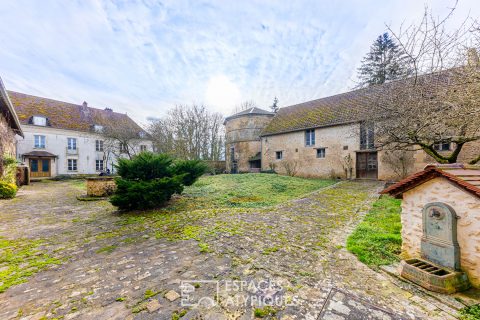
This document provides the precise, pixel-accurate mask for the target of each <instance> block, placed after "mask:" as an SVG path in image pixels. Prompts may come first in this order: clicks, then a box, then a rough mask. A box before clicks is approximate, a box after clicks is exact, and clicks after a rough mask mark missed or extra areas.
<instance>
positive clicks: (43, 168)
mask: <svg viewBox="0 0 480 320" xmlns="http://www.w3.org/2000/svg"><path fill="white" fill-rule="evenodd" d="M50 161H51V160H50V159H41V158H31V159H30V160H29V164H30V177H31V178H43V177H50V176H51V165H50Z"/></svg>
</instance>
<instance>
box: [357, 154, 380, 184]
mask: <svg viewBox="0 0 480 320" xmlns="http://www.w3.org/2000/svg"><path fill="white" fill-rule="evenodd" d="M377 178H378V155H377V152H358V153H357V179H377Z"/></svg>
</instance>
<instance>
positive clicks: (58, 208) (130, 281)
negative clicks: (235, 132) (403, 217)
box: [0, 182, 455, 320]
mask: <svg viewBox="0 0 480 320" xmlns="http://www.w3.org/2000/svg"><path fill="white" fill-rule="evenodd" d="M379 187H380V185H379V184H378V183H375V182H341V183H338V184H336V185H334V186H331V187H327V188H324V189H322V190H320V191H318V192H314V193H312V194H309V195H307V196H305V197H303V198H301V199H297V200H294V201H290V202H288V203H285V204H283V205H281V206H278V207H273V208H263V209H215V210H197V211H191V212H182V213H171V214H167V213H162V214H159V213H158V212H157V213H155V212H143V213H138V214H129V215H119V214H117V213H116V212H115V210H114V208H113V207H112V206H111V205H110V204H109V203H108V202H106V201H98V202H81V201H77V200H76V196H77V195H80V194H82V193H84V192H85V191H84V190H82V189H81V187H79V186H78V184H75V183H72V182H48V183H46V182H44V183H35V184H33V185H31V186H27V187H24V188H22V190H21V191H20V192H19V195H18V197H17V198H16V199H14V200H12V201H3V202H0V237H3V238H6V239H19V238H22V239H32V240H33V239H41V240H43V241H44V243H43V244H42V246H41V250H43V251H44V252H47V253H48V254H50V255H52V256H54V257H56V258H59V259H61V261H62V263H60V264H58V265H52V266H50V267H49V268H47V269H45V270H43V271H40V272H38V273H36V274H34V275H32V276H31V277H30V278H29V279H28V281H27V282H25V283H22V284H19V285H16V286H12V287H10V288H9V289H8V290H7V291H5V292H4V293H0V319H30V320H33V319H54V318H58V319H93V318H99V319H180V318H181V319H253V318H254V314H256V315H257V316H262V317H265V318H276V319H284V320H288V319H454V317H453V315H454V314H455V311H454V310H451V309H449V308H448V307H446V306H443V305H441V304H439V303H437V302H436V301H435V300H433V299H431V298H429V297H428V296H420V295H418V293H412V292H410V291H408V290H405V289H402V288H400V287H398V286H396V285H395V284H394V283H393V282H392V281H390V279H389V277H388V276H386V275H384V274H382V273H378V272H376V271H374V270H371V269H369V268H368V267H366V266H365V265H363V264H361V263H360V262H358V261H357V260H356V258H355V257H354V256H352V255H351V254H350V253H349V252H348V251H346V250H345V249H344V247H343V245H344V243H345V240H346V237H347V236H348V234H349V233H350V232H351V231H352V229H353V227H354V226H355V224H356V223H357V222H358V221H360V219H361V217H362V215H363V214H364V213H365V212H366V211H367V210H368V208H369V205H370V204H371V203H372V202H373V201H374V199H375V196H376V192H377V191H378V189H379ZM26 241H27V240H26ZM0 270H1V268H0ZM202 280H203V281H205V282H203V281H202ZM267 280H269V281H271V282H272V283H275V284H276V286H273V287H271V288H267V289H268V290H267V289H264V288H258V287H253V288H251V287H248V288H244V290H233V289H232V288H231V287H230V288H228V287H227V284H228V283H238V282H239V281H244V282H243V283H245V284H252V283H255V284H259V283H262V281H267ZM217 281H218V282H219V283H220V285H219V286H220V293H219V294H216V288H217V287H216V284H215V283H216V282H217ZM185 283H188V285H187V286H185ZM186 288H190V289H191V290H194V293H192V294H191V298H192V299H193V298H195V299H197V298H200V297H205V298H208V299H204V300H202V302H205V301H206V302H210V303H211V304H213V306H212V305H209V304H208V303H202V304H201V305H198V306H196V307H186V306H182V301H183V302H185V296H182V297H180V296H179V294H180V293H182V292H181V291H182V289H183V290H185V289H186ZM252 297H257V298H259V299H260V300H261V299H264V298H266V297H267V298H268V297H281V298H282V299H283V300H282V301H283V302H284V303H283V304H281V305H280V306H275V307H273V308H270V309H268V308H263V307H262V308H258V309H257V310H255V308H254V307H251V306H243V304H238V303H232V301H237V302H238V301H245V300H242V299H250V300H248V301H250V302H252V301H253V300H251V299H252ZM196 301H198V300H194V302H196ZM189 302H192V301H190V300H189Z"/></svg>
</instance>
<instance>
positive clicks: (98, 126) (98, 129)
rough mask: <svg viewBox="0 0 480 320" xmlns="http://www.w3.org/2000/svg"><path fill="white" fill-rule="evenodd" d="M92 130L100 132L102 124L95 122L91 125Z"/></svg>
mask: <svg viewBox="0 0 480 320" xmlns="http://www.w3.org/2000/svg"><path fill="white" fill-rule="evenodd" d="M93 131H95V132H98V133H102V132H103V126H101V125H99V124H95V125H94V126H93Z"/></svg>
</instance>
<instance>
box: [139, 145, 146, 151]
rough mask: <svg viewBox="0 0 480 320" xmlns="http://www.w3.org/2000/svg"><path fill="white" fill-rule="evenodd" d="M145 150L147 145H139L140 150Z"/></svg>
mask: <svg viewBox="0 0 480 320" xmlns="http://www.w3.org/2000/svg"><path fill="white" fill-rule="evenodd" d="M145 151H147V146H146V145H144V144H141V145H140V152H145Z"/></svg>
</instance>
